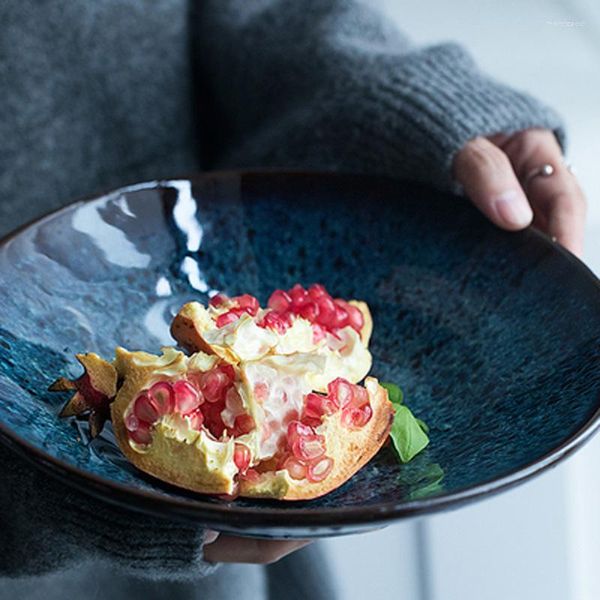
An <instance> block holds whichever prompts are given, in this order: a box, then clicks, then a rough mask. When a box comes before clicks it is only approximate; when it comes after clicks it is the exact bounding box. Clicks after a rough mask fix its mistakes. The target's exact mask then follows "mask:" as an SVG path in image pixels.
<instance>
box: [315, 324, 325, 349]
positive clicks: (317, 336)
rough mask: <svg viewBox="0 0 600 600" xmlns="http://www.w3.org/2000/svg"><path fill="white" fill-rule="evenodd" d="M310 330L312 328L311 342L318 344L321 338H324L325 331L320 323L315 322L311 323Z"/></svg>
mask: <svg viewBox="0 0 600 600" xmlns="http://www.w3.org/2000/svg"><path fill="white" fill-rule="evenodd" d="M312 330H313V344H318V343H319V342H320V341H321V340H324V339H325V334H326V331H325V329H324V328H323V327H322V326H321V325H318V324H317V323H313V324H312Z"/></svg>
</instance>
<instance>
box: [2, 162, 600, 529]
mask: <svg viewBox="0 0 600 600" xmlns="http://www.w3.org/2000/svg"><path fill="white" fill-rule="evenodd" d="M296 282H301V283H303V284H310V283H312V282H321V283H323V284H325V285H326V286H327V288H328V289H329V290H330V291H331V292H332V293H333V294H334V295H338V296H343V297H354V298H360V299H363V300H365V301H367V302H368V304H369V305H370V307H371V310H372V312H373V318H374V323H375V329H374V335H373V339H372V352H373V356H374V366H373V371H372V372H373V374H374V375H375V376H377V377H378V378H379V379H380V380H383V381H394V382H397V383H398V384H399V385H400V386H401V387H402V388H403V390H404V392H405V398H406V402H407V404H408V405H409V406H410V407H411V409H413V411H414V412H415V414H416V415H417V416H419V417H421V418H422V419H424V420H425V421H426V422H427V423H428V424H429V426H430V427H431V431H430V437H431V444H430V447H429V448H428V449H427V450H426V451H425V452H423V453H422V454H421V455H420V456H418V457H417V458H416V459H415V460H414V461H413V462H412V463H410V464H409V465H406V466H401V465H400V464H398V462H397V460H396V458H395V456H394V454H393V452H392V451H391V449H390V448H384V449H383V450H382V451H381V453H380V454H379V455H378V456H377V457H376V459H374V460H373V461H372V462H371V463H370V464H369V465H368V466H367V467H365V468H364V469H363V470H362V471H360V472H359V473H358V474H357V475H356V476H355V477H354V478H352V480H351V481H349V482H348V483H346V484H345V485H344V486H342V487H341V488H339V489H337V490H336V491H334V492H333V493H331V494H329V495H327V496H326V497H324V498H321V499H318V500H314V501H311V502H304V503H300V504H294V505H293V506H290V505H287V504H286V505H283V504H281V503H276V502H263V501H249V500H242V499H240V500H238V501H236V502H234V503H226V502H223V501H219V500H215V499H211V498H206V497H202V496H197V495H193V494H188V493H186V492H184V491H181V490H177V489H176V488H174V487H171V486H167V485H164V484H162V483H161V482H158V481H156V480H153V479H151V478H149V477H146V476H144V475H142V474H140V473H139V472H138V471H136V470H135V469H134V468H132V467H131V466H130V465H128V464H127V463H126V462H125V461H124V459H123V458H122V457H121V455H120V452H119V451H118V449H117V448H116V445H115V443H114V439H113V438H112V435H111V431H110V428H108V429H107V430H106V432H105V433H104V434H103V435H102V436H101V438H99V439H98V440H96V441H94V442H93V443H92V444H91V445H89V446H86V445H85V444H84V443H83V442H85V441H86V439H87V431H86V426H85V424H84V423H78V422H70V421H65V420H59V419H57V416H56V415H57V412H58V410H59V409H60V406H61V405H62V403H63V402H64V399H65V398H64V397H61V396H60V395H59V396H58V397H57V395H55V394H50V393H48V392H47V391H46V389H47V387H48V384H49V383H50V382H51V381H52V380H53V379H54V378H55V377H56V376H57V375H59V374H65V373H70V374H72V375H76V374H78V369H77V366H76V364H75V363H74V359H73V354H74V353H75V352H80V351H95V352H98V353H100V354H102V355H104V356H105V357H110V356H112V353H113V350H114V347H115V346H116V345H122V346H125V347H127V348H130V349H145V350H149V351H153V350H154V351H158V350H159V348H160V346H161V345H167V344H171V343H172V340H171V338H170V336H169V332H168V325H169V322H170V319H171V318H172V315H173V314H174V313H175V312H176V311H177V309H178V308H179V306H180V305H181V304H182V303H183V302H185V301H188V300H190V299H192V298H193V299H198V300H200V301H206V300H207V297H208V296H207V294H208V293H209V292H210V291H212V290H219V291H224V292H227V293H231V294H238V293H242V292H250V293H253V294H255V295H256V296H257V297H258V298H259V299H260V300H261V301H262V302H265V301H266V300H267V298H268V295H269V293H270V292H271V291H272V290H273V289H275V288H281V287H283V288H285V287H289V286H291V285H293V284H294V283H296ZM0 294H1V297H2V299H3V300H2V303H1V305H0V399H1V400H0V424H1V426H2V430H3V433H4V435H5V437H6V436H8V437H11V436H12V437H15V436H18V437H20V438H22V439H24V440H26V441H27V442H28V443H29V444H30V445H32V446H33V447H35V448H37V449H38V450H39V451H42V452H44V453H45V454H46V455H48V456H49V457H51V458H50V462H51V463H53V465H54V466H55V467H56V465H58V466H59V470H60V467H61V465H62V466H64V465H70V466H71V467H76V468H78V469H80V470H82V471H84V472H85V473H88V474H90V475H91V476H92V477H93V478H96V483H98V481H100V482H105V483H109V484H110V482H113V483H117V484H121V485H123V486H126V488H128V489H130V490H138V491H140V490H143V493H144V494H150V496H151V497H153V498H156V499H160V502H162V503H163V505H166V506H168V505H169V503H170V502H171V501H173V502H177V501H183V502H185V503H186V505H187V506H188V507H192V509H193V507H196V508H197V509H198V511H199V512H198V514H201V512H202V510H208V511H209V512H210V514H212V515H213V516H215V515H216V516H215V518H216V519H217V520H218V519H219V516H218V515H219V514H222V515H227V514H228V515H230V516H231V515H232V514H234V515H236V518H237V519H238V521H236V522H237V523H238V524H239V526H240V527H243V526H245V525H248V524H249V523H250V522H252V523H257V522H258V521H257V520H260V515H261V514H263V515H265V514H267V513H268V512H269V511H274V512H272V513H270V514H272V515H275V514H278V515H280V517H278V518H279V519H280V526H281V528H283V529H281V528H280V531H284V530H285V528H286V527H289V528H290V529H293V528H294V526H299V524H300V523H311V522H313V521H311V514H312V515H313V516H315V515H317V516H318V515H319V514H321V515H323V514H327V515H329V516H328V521H327V523H325V522H323V523H322V524H323V525H331V526H334V525H335V515H336V511H338V512H339V514H340V515H342V513H343V511H344V510H346V509H357V510H359V511H362V513H361V514H362V515H363V517H364V515H368V514H369V512H370V514H373V515H377V514H378V511H379V514H380V515H382V514H384V513H386V510H388V509H389V512H390V514H392V513H393V514H394V515H396V516H398V515H401V514H402V507H403V506H412V507H416V508H417V509H418V508H419V507H421V508H424V509H426V508H427V506H428V505H427V502H429V501H431V500H432V499H435V498H438V499H440V498H442V499H443V498H452V496H453V495H456V494H459V493H461V492H463V491H465V490H469V489H475V488H478V489H479V491H481V489H482V487H481V486H484V487H485V485H487V484H490V483H491V488H493V487H494V486H493V482H494V481H499V480H501V479H502V478H506V477H507V476H511V475H512V476H516V477H518V473H519V471H521V470H523V469H524V468H526V467H527V468H529V469H531V465H532V464H533V465H534V470H535V463H536V461H540V459H542V458H543V457H547V456H548V455H549V454H552V453H553V452H554V451H555V450H556V449H557V448H558V447H559V446H561V445H562V444H564V443H565V442H567V441H568V440H569V439H570V438H573V436H577V435H578V434H579V432H580V430H582V428H585V427H588V428H589V426H590V420H591V419H592V418H593V417H594V415H595V413H596V411H597V410H598V396H599V389H600V370H599V369H598V358H599V347H600V344H599V341H600V310H599V288H598V283H597V281H596V280H595V279H594V277H593V276H592V275H591V274H590V273H589V272H588V271H587V270H586V269H585V267H583V266H582V265H581V264H580V263H578V262H577V261H576V260H575V259H573V258H572V257H570V256H569V255H567V254H566V253H565V252H563V251H559V250H557V249H556V247H555V246H554V245H553V244H552V243H551V242H549V241H548V240H546V239H545V238H544V237H543V236H541V235H539V234H537V233H536V232H534V231H526V232H522V233H518V234H509V233H505V232H501V231H499V230H497V229H496V228H494V227H493V226H491V225H490V224H488V223H487V221H485V220H484V219H483V218H482V217H481V216H480V215H479V214H478V213H477V212H476V211H475V210H474V209H472V208H470V207H469V206H468V205H467V204H466V203H465V202H464V201H461V200H460V199H458V198H453V197H450V196H444V195H441V194H439V193H436V192H432V191H429V190H427V189H424V188H419V187H415V186H408V185H400V184H398V183H397V182H393V181H389V180H381V179H372V178H361V177H342V176H331V175H330V176H327V175H315V174H312V175H311V174H276V173H273V174H251V173H248V174H242V175H240V174H235V173H229V174H216V175H211V176H202V177H198V178H195V179H192V180H174V181H162V182H152V183H149V184H142V185H139V186H132V187H129V188H125V189H123V190H119V191H117V192H114V193H111V194H108V195H104V196H101V197H99V198H96V199H93V200H91V201H87V202H80V203H77V204H75V205H72V206H70V207H67V208H66V209H63V210H62V211H60V212H58V213H55V214H53V215H50V216H48V217H46V218H45V219H43V220H42V221H40V222H38V223H36V224H34V225H32V226H30V227H28V228H26V229H24V230H23V231H21V232H20V233H19V234H18V235H16V236H14V237H12V238H11V239H9V240H8V241H6V242H5V243H4V245H3V246H2V248H0ZM540 465H541V463H540ZM98 478H99V479H98ZM79 483H80V484H81V482H79ZM110 485H112V484H110ZM131 502H132V503H135V496H132V499H131ZM434 506H435V502H434V503H432V504H431V507H432V508H433V507H434ZM298 509H299V510H298ZM215 511H216V512H215ZM382 511H383V512H382ZM192 512H193V511H192ZM286 513H287V514H289V515H290V518H288V517H287V516H286ZM356 514H358V513H356ZM244 515H246V516H244ZM302 515H304V517H302ZM292 516H294V518H295V517H296V516H297V517H298V519H300V520H299V521H297V522H296V521H294V520H293V519H291V517H292ZM273 518H275V517H273ZM302 518H304V520H302ZM276 521H277V519H275V521H272V522H271V523H272V524H273V523H275V524H276ZM232 522H233V521H232ZM315 522H316V521H315ZM256 527H258V526H256Z"/></svg>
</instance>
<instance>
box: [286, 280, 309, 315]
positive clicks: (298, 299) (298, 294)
mask: <svg viewBox="0 0 600 600" xmlns="http://www.w3.org/2000/svg"><path fill="white" fill-rule="evenodd" d="M289 295H290V298H291V299H292V308H293V309H294V310H298V309H299V308H301V307H302V306H304V304H305V303H306V302H307V301H309V296H308V292H307V291H306V290H305V289H304V288H303V287H302V286H301V285H300V284H299V283H297V284H296V285H295V286H294V287H293V288H292V289H291V290H290V291H289Z"/></svg>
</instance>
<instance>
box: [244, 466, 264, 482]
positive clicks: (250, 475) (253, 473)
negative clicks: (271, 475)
mask: <svg viewBox="0 0 600 600" xmlns="http://www.w3.org/2000/svg"><path fill="white" fill-rule="evenodd" d="M240 478H241V479H245V480H246V481H250V482H251V483H258V481H259V480H260V473H259V472H258V471H257V470H256V469H248V470H247V471H246V472H245V473H244V474H243V475H240Z"/></svg>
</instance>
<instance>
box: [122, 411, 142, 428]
mask: <svg viewBox="0 0 600 600" xmlns="http://www.w3.org/2000/svg"><path fill="white" fill-rule="evenodd" d="M139 426H140V420H139V419H138V418H137V417H136V416H135V413H134V412H133V411H131V412H130V413H129V414H128V415H127V416H126V417H125V428H126V429H127V431H135V430H136V429H137V428H138V427H139Z"/></svg>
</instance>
